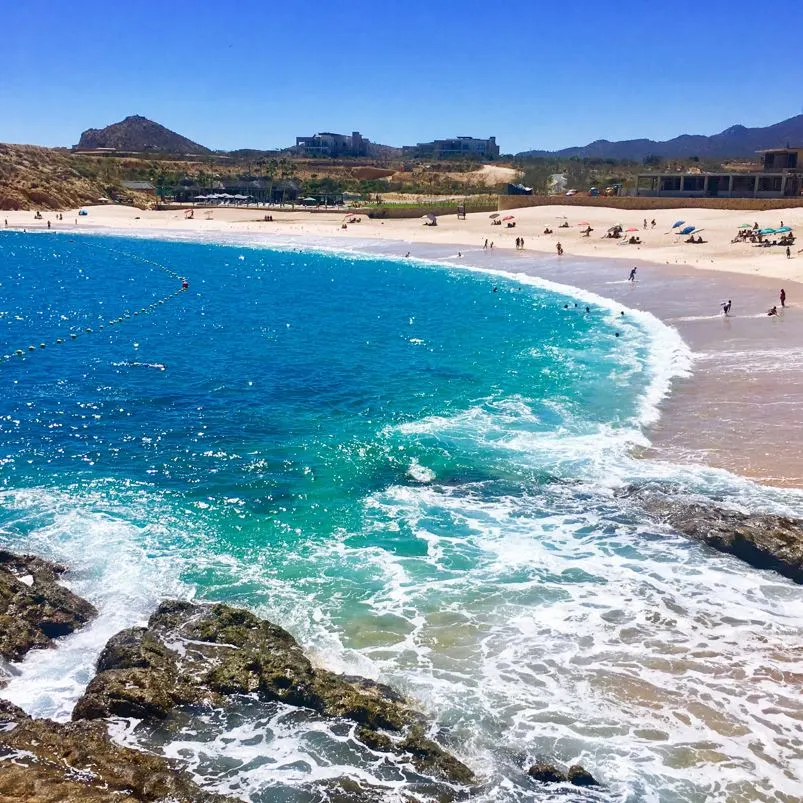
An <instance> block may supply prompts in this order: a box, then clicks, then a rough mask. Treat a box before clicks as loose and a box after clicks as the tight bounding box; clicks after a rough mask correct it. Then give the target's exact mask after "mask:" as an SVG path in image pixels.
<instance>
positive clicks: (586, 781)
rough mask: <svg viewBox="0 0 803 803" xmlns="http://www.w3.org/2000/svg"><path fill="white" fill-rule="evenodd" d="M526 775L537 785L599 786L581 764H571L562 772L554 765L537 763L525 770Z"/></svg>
mask: <svg viewBox="0 0 803 803" xmlns="http://www.w3.org/2000/svg"><path fill="white" fill-rule="evenodd" d="M527 774H528V775H529V776H530V777H531V778H532V779H533V780H536V781H538V782H539V783H566V782H567V781H568V782H569V783H571V784H574V785H575V786H599V783H598V782H597V780H596V779H595V778H594V776H593V775H592V774H591V773H590V772H589V771H588V770H587V769H586V768H585V767H583V765H582V764H572V766H571V767H569V769H568V770H567V771H566V772H564V771H563V770H561V769H558V768H557V767H556V766H555V765H554V764H548V763H546V762H538V763H537V764H533V765H532V767H530V769H528V770H527Z"/></svg>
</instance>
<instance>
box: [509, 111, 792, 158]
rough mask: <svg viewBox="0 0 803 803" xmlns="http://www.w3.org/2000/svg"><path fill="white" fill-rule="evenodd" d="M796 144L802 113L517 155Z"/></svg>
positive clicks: (617, 154) (719, 153)
mask: <svg viewBox="0 0 803 803" xmlns="http://www.w3.org/2000/svg"><path fill="white" fill-rule="evenodd" d="M800 144H803V114H798V115H797V116H796V117H790V118H789V119H788V120H783V121H781V122H780V123H775V125H770V126H765V127H764V128H746V127H745V126H743V125H734V126H731V127H730V128H726V129H725V130H724V131H721V132H720V133H719V134H714V135H712V136H710V137H708V136H704V135H701V134H682V135H681V136H679V137H675V138H674V139H669V140H665V141H662V142H656V141H655V140H652V139H626V140H621V141H618V142H610V141H609V140H607V139H598V140H596V141H595V142H591V143H589V144H588V145H583V146H578V147H573V148H564V149H563V150H559V151H540V150H532V151H524V152H522V153H519V154H518V156H519V157H524V158H526V157H553V158H554V157H558V158H572V157H577V158H580V159H632V160H634V161H642V160H643V159H645V158H646V157H648V156H658V157H660V158H662V159H688V158H689V157H691V156H699V157H700V158H701V159H706V158H729V157H737V156H755V154H756V151H757V150H760V149H761V148H783V147H785V146H786V145H800Z"/></svg>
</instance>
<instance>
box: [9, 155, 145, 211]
mask: <svg viewBox="0 0 803 803" xmlns="http://www.w3.org/2000/svg"><path fill="white" fill-rule="evenodd" d="M118 161H119V160H115V159H110V158H108V157H103V156H101V157H89V156H80V155H74V154H71V153H70V152H69V151H66V150H58V149H54V148H39V147H37V146H35V145H8V144H4V143H2V142H0V210H2V209H40V210H43V211H46V210H48V209H74V208H76V207H78V206H82V205H84V204H96V203H99V202H101V203H102V202H103V201H102V199H104V198H107V199H111V200H114V201H120V202H124V203H131V204H135V205H137V206H142V207H144V206H147V205H149V204H151V203H153V200H154V199H153V195H152V194H150V195H148V194H143V193H139V192H133V191H131V190H128V189H126V188H125V187H123V186H122V184H121V181H122V179H124V178H126V177H127V176H126V174H125V171H123V170H121V169H120V167H119V165H118V164H117V162H118Z"/></svg>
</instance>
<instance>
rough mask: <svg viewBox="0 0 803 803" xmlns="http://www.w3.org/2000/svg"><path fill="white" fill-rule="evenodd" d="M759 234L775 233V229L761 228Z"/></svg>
mask: <svg viewBox="0 0 803 803" xmlns="http://www.w3.org/2000/svg"><path fill="white" fill-rule="evenodd" d="M758 233H759V234H775V229H759V230H758Z"/></svg>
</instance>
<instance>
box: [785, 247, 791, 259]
mask: <svg viewBox="0 0 803 803" xmlns="http://www.w3.org/2000/svg"><path fill="white" fill-rule="evenodd" d="M786 258H787V259H791V258H792V249H791V248H790V247H789V246H788V245H787V246H786Z"/></svg>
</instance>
